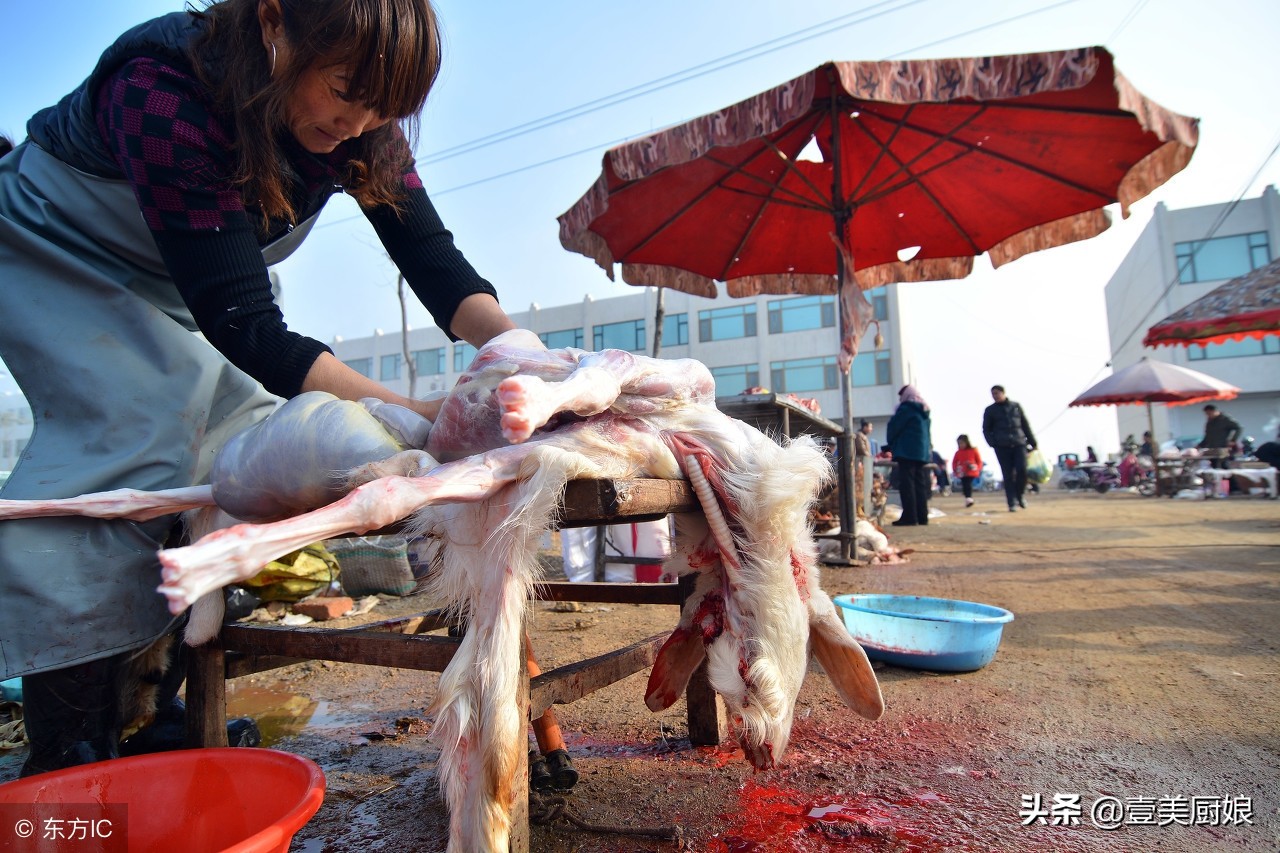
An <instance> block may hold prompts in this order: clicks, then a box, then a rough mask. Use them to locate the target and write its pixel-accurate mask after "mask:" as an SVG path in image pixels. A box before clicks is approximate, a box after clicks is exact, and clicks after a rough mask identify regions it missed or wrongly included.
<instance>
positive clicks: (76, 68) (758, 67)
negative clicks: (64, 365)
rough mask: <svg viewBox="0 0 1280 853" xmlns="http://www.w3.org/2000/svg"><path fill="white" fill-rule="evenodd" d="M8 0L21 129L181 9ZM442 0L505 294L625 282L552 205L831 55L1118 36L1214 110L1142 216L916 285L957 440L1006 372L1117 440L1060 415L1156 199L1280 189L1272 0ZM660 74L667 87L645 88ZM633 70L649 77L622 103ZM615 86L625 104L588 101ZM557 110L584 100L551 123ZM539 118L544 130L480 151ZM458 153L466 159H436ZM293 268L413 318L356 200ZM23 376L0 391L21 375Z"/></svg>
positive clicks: (2, 127) (459, 189) (486, 244)
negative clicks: (694, 122) (629, 145)
mask: <svg viewBox="0 0 1280 853" xmlns="http://www.w3.org/2000/svg"><path fill="white" fill-rule="evenodd" d="M2 2H3V9H4V15H3V20H4V22H5V29H6V33H7V34H8V36H9V37H8V38H7V39H6V40H5V41H6V45H5V49H4V51H0V73H2V74H3V79H4V81H5V84H4V86H3V90H2V91H3V96H0V132H6V133H8V134H9V135H11V136H15V137H19V138H20V137H21V136H22V135H23V126H24V124H25V121H26V119H27V117H28V116H29V115H30V114H31V113H32V112H33V111H35V110H36V109H39V108H40V107H43V106H46V105H47V104H49V103H52V102H54V101H56V100H57V99H58V98H59V97H61V95H63V94H64V93H65V92H66V91H67V90H69V89H70V88H71V87H73V86H74V85H75V84H76V83H78V82H79V81H80V80H81V79H82V78H83V77H84V75H85V74H86V73H87V72H88V71H89V69H90V68H91V67H92V65H93V62H94V61H95V59H96V58H97V55H98V53H99V52H100V51H101V49H102V48H103V47H104V46H105V45H106V44H107V43H108V42H109V41H110V40H111V39H112V38H113V37H114V36H115V35H116V34H118V33H119V32H120V31H122V30H123V29H125V28H127V27H128V26H130V25H132V24H134V23H137V22H140V21H142V20H145V19H146V18H148V17H152V16H154V15H158V14H162V13H165V12H169V11H175V10H178V9H180V8H182V5H183V4H182V2H181V0H113V2H111V3H97V4H89V3H86V2H84V0H42V2H39V3H20V2H17V0H2ZM437 8H438V9H439V11H440V14H441V17H442V20H443V25H444V29H445V33H446V53H445V68H444V71H443V73H442V75H441V78H440V81H439V84H438V86H437V88H436V90H435V91H434V92H433V93H432V96H431V99H430V101H429V102H428V106H427V110H426V112H425V113H424V118H423V126H422V139H421V141H420V145H419V158H420V162H421V163H422V165H421V167H420V172H421V173H422V175H423V179H424V182H425V183H426V185H427V188H428V190H429V191H430V192H431V194H432V196H433V198H434V199H435V201H436V204H437V206H438V207H439V208H440V210H441V214H442V215H443V217H444V219H445V222H446V223H447V224H448V225H449V227H450V228H451V230H453V232H454V234H455V238H456V240H457V242H458V243H459V244H460V245H461V246H462V248H463V250H464V251H465V252H466V254H467V256H468V257H469V258H470V259H471V261H472V262H473V263H474V264H475V265H476V267H477V268H478V269H479V270H480V271H481V272H482V274H484V275H485V276H486V277H488V278H489V279H490V280H492V281H493V282H494V283H495V285H497V287H498V288H499V290H500V292H501V294H502V298H503V303H504V305H506V306H507V308H508V309H509V310H512V311H519V310H523V309H525V308H527V307H528V305H529V303H531V302H535V301H536V302H538V303H540V304H541V305H544V306H546V305H560V304H565V303H569V302H575V301H578V300H580V299H582V298H583V297H584V296H586V295H588V294H590V295H591V296H592V297H593V298H597V299H600V298H606V297H609V296H614V295H619V294H622V293H626V292H628V290H627V286H626V285H623V284H620V283H613V282H610V281H609V280H608V279H607V278H606V277H605V275H604V274H603V273H602V272H601V271H600V270H599V269H598V268H597V267H596V266H595V265H594V263H593V262H591V261H590V260H588V259H586V258H584V257H582V256H579V255H576V254H571V253H569V252H566V251H565V250H564V249H562V248H561V247H560V244H559V240H558V237H557V224H556V216H557V215H558V214H560V213H562V212H563V211H564V210H565V209H566V208H568V207H569V206H570V205H571V204H572V203H573V202H574V201H575V200H576V199H577V198H578V197H579V196H580V195H581V194H582V193H583V192H584V191H585V190H586V189H587V188H588V187H589V186H590V185H591V183H592V182H593V181H594V180H595V178H596V176H597V175H598V173H599V170H600V162H601V155H602V154H603V152H604V150H605V149H606V148H607V147H609V146H610V145H613V144H616V143H618V142H621V141H623V140H625V139H629V138H633V137H635V136H640V135H643V134H645V133H648V132H650V131H652V130H655V129H658V128H661V127H664V126H666V125H669V124H673V123H677V122H680V121H683V120H685V119H688V118H691V117H693V116H696V115H700V114H702V113H705V112H708V111H711V110H714V109H717V108H719V107H722V106H724V105H727V104H729V103H732V102H734V101H737V100H740V99H742V98H744V97H746V96H749V95H751V94H754V93H755V92H757V91H759V90H761V89H764V88H768V87H770V86H773V85H776V84H777V83H780V82H782V81H784V80H786V79H789V78H791V77H793V76H796V75H798V74H800V73H803V72H805V71H807V70H809V69H810V68H813V67H815V66H817V65H819V64H821V63H822V62H825V61H827V60H832V59H846V60H849V59H868V60H869V59H886V58H904V57H936V56H961V55H981V54H994V53H1022V52H1028V51H1034V50H1051V49H1052V50H1056V49H1064V48H1070V47H1079V46H1084V45H1094V44H1102V45H1105V46H1107V47H1108V48H1109V49H1110V50H1111V51H1112V53H1114V54H1115V56H1116V64H1117V67H1118V68H1119V69H1120V70H1121V71H1122V72H1123V73H1124V74H1125V75H1126V76H1127V77H1128V78H1129V79H1130V80H1131V81H1132V82H1133V83H1134V84H1135V85H1136V86H1137V87H1138V89H1139V90H1141V91H1142V92H1143V93H1144V94H1146V95H1147V96H1148V97H1150V98H1152V99H1154V100H1156V101H1158V102H1160V103H1161V104H1163V105H1164V106H1166V107H1168V108H1170V109H1172V110H1175V111H1177V112H1181V113H1183V114H1185V115H1190V116H1194V117H1198V118H1200V119H1201V141H1200V146H1199V148H1198V150H1197V152H1196V154H1195V156H1194V158H1193V159H1192V162H1191V165H1190V166H1189V167H1188V168H1187V170H1186V171H1184V172H1183V173H1182V174H1180V175H1178V176H1176V177H1175V178H1174V179H1173V180H1172V181H1171V182H1170V183H1169V184H1167V185H1166V186H1165V187H1163V188H1161V189H1159V190H1157V191H1156V193H1155V194H1154V195H1153V196H1151V197H1149V198H1148V199H1146V200H1144V201H1142V202H1140V203H1139V204H1138V205H1136V206H1135V208H1134V211H1133V215H1132V216H1131V218H1130V219H1129V220H1127V221H1122V220H1120V218H1119V213H1118V209H1117V210H1116V211H1115V214H1116V215H1115V219H1116V223H1117V224H1116V225H1115V226H1113V228H1112V229H1111V230H1110V231H1109V232H1107V233H1106V234H1105V235H1103V236H1101V237H1099V238H1095V239H1094V240H1091V241H1088V242H1086V243H1082V244H1077V245H1074V246H1068V247H1062V248H1059V249H1054V250H1050V251H1048V252H1042V253H1039V254H1038V255H1033V256H1028V257H1026V258H1023V259H1021V260H1019V261H1017V262H1015V263H1013V264H1010V265H1008V266H1007V267H1004V268H1002V269H1001V270H999V271H993V270H991V269H990V264H989V263H988V262H987V261H986V260H985V259H980V260H979V261H978V262H977V264H976V270H977V271H976V272H975V274H974V275H973V276H971V277H970V278H968V279H965V280H964V281H961V282H944V283H922V284H911V285H904V286H902V287H903V290H902V298H903V302H904V308H905V309H906V310H907V311H909V312H910V321H911V322H910V328H909V334H910V336H911V338H912V341H913V345H914V353H915V358H914V362H913V369H914V372H915V378H916V380H917V384H918V385H919V386H920V388H921V391H922V393H923V394H924V396H925V397H926V398H927V399H929V400H930V401H931V403H932V404H933V408H934V411H935V415H934V417H935V441H936V443H937V444H938V446H939V448H940V449H942V450H943V451H944V452H949V450H950V448H951V442H950V440H949V437H950V436H954V435H955V434H956V433H958V432H976V431H977V429H978V427H979V425H980V421H979V419H980V417H981V409H982V407H983V406H984V405H985V404H986V402H987V401H988V399H989V397H988V395H987V393H986V389H987V388H988V387H989V386H990V385H991V384H992V383H994V382H1001V383H1003V384H1004V385H1005V386H1006V387H1007V388H1008V389H1009V393H1010V396H1012V397H1013V398H1014V399H1018V400H1020V401H1021V402H1022V403H1023V404H1024V406H1025V407H1026V408H1027V411H1028V414H1029V416H1030V418H1031V419H1032V423H1033V425H1036V426H1037V430H1038V431H1039V432H1041V433H1043V435H1042V439H1041V440H1042V443H1043V444H1044V445H1045V447H1046V449H1047V450H1050V451H1052V452H1053V453H1058V452H1067V451H1079V452H1082V451H1083V449H1084V446H1085V445H1086V444H1092V445H1094V446H1096V447H1098V448H1099V449H1114V447H1115V445H1116V442H1117V438H1116V436H1115V426H1114V410H1112V409H1110V408H1104V409H1098V410H1074V409H1073V410H1067V409H1066V408H1065V407H1066V404H1067V403H1068V402H1069V401H1070V400H1071V398H1072V397H1074V396H1075V394H1076V393H1078V392H1079V391H1082V390H1084V388H1086V387H1088V386H1089V385H1090V384H1092V383H1093V382H1095V381H1097V379H1099V378H1101V377H1102V376H1103V375H1105V374H1106V368H1105V364H1106V362H1107V359H1108V355H1109V347H1108V341H1107V334H1106V323H1105V320H1104V307H1103V296H1102V293H1103V287H1104V285H1105V284H1106V281H1107V279H1108V277H1109V275H1110V273H1111V272H1112V270H1114V268H1115V266H1116V264H1117V263H1118V261H1119V259H1120V258H1121V257H1122V256H1123V255H1124V253H1125V251H1127V249H1128V248H1129V247H1130V246H1131V245H1132V243H1133V241H1134V239H1135V238H1136V237H1137V235H1138V233H1139V232H1140V231H1141V229H1142V227H1143V225H1144V224H1145V223H1146V222H1147V220H1148V219H1149V217H1150V215H1151V211H1152V209H1153V207H1154V205H1155V203H1156V202H1163V203H1165V204H1166V205H1167V206H1169V207H1171V208H1179V207H1191V206H1195V205H1201V204H1212V203H1216V202H1222V201H1230V200H1232V199H1234V198H1236V197H1238V196H1240V195H1242V194H1243V195H1245V196H1247V197H1256V196H1257V195H1258V193H1259V192H1261V190H1262V188H1263V187H1264V186H1266V185H1267V184H1273V183H1280V155H1277V156H1276V157H1271V158H1270V159H1269V155H1270V154H1272V152H1273V151H1274V149H1275V147H1276V145H1277V143H1278V142H1280V87H1277V86H1276V82H1277V79H1278V76H1280V75H1278V73H1277V70H1276V63H1275V59H1274V55H1275V53H1274V51H1275V45H1276V44H1280V4H1276V3H1274V2H1273V0H1221V2H1218V3H1206V2H1204V0H1056V2H1055V0H1020V2H1007V0H966V2H963V3H961V2H955V0H888V2H878V3H873V2H871V0H851V2H833V1H832V0H827V2H811V0H787V2H781V0H772V1H771V2H769V1H767V0H681V1H680V2H676V0H651V2H647V3H644V4H635V3H618V2H600V0H545V2H542V3H536V4H535V3H527V2H513V0H481V2H477V0H437ZM727 57H733V58H735V59H736V60H737V61H736V62H732V63H731V64H730V63H729V62H726V61H723V60H725V58H727ZM703 64H711V65H713V66H714V68H706V67H702V68H699V66H703ZM691 69H695V70H692V71H691ZM717 69H718V70H717ZM668 77H672V78H673V79H672V80H671V82H670V85H666V86H664V87H662V88H659V89H656V90H654V91H648V89H649V88H652V87H646V86H645V84H649V83H651V82H652V81H656V80H660V79H666V78H668ZM634 87H643V88H645V90H646V91H647V93H646V94H638V95H636V96H634V97H629V98H626V99H617V98H615V97H613V96H616V95H617V94H618V93H621V92H626V91H628V90H632V89H633V88H634ZM601 99H606V100H607V101H608V102H609V104H610V105H609V106H606V107H604V108H600V109H595V110H591V111H589V112H585V113H583V111H582V110H580V109H578V108H581V107H582V106H583V105H586V104H592V103H595V102H597V101H599V100H601ZM564 111H570V112H571V113H572V114H573V115H574V116H576V117H572V118H568V119H565V120H561V121H555V122H543V121H540V120H542V119H545V118H546V117H548V116H554V115H557V114H560V113H562V112H564ZM579 113H582V114H579ZM531 122H536V123H538V124H539V125H540V129H537V130H535V131H533V132H529V133H524V134H521V135H518V136H514V137H512V138H509V139H506V140H505V141H501V142H498V143H496V144H491V145H486V146H484V147H476V146H475V145H474V144H471V143H474V142H475V141H476V140H482V139H485V138H486V137H489V136H490V135H494V134H502V133H503V132H504V131H509V130H510V129H512V128H519V127H521V126H522V125H525V124H527V123H531ZM541 125H545V126H541ZM456 146H466V148H467V149H468V151H467V153H455V154H452V155H451V156H444V157H439V156H432V155H436V154H438V153H439V152H447V151H448V150H449V149H452V148H454V147H456ZM280 272H281V275H282V278H283V281H284V283H285V288H286V299H285V313H286V317H287V319H288V320H289V323H290V325H291V327H292V328H294V329H296V330H298V331H300V332H303V333H305V334H309V335H312V336H314V337H316V338H319V339H320V340H325V341H327V340H330V339H332V338H333V337H334V336H335V335H342V336H344V337H359V336H364V335H368V334H371V333H372V332H373V331H374V329H376V328H384V329H388V330H391V329H394V328H396V327H397V326H398V323H399V309H398V305H397V303H396V298H395V272H394V270H393V269H392V268H391V267H390V265H389V264H388V263H387V262H386V261H385V259H384V258H383V255H382V252H381V250H380V247H379V246H378V243H377V239H376V237H374V235H373V233H372V230H371V229H369V228H368V226H367V225H365V223H364V220H363V218H362V217H361V216H360V215H359V213H358V212H357V211H356V209H355V206H354V204H352V203H350V202H349V201H348V200H346V199H336V200H335V202H334V203H332V204H331V205H330V208H329V209H328V210H327V211H326V213H325V215H324V218H323V219H322V221H321V227H320V229H319V230H318V231H317V232H316V233H315V235H314V236H313V237H312V238H311V239H310V240H309V241H308V243H307V244H306V245H305V246H304V247H303V249H302V250H301V251H300V252H299V253H298V254H297V255H295V256H294V258H292V259H290V260H289V261H288V262H286V263H285V264H284V265H282V266H281V268H280ZM904 316H905V314H904ZM430 322H431V321H430V319H429V317H428V316H427V314H426V312H425V311H422V310H420V309H419V310H417V311H415V312H413V313H412V314H411V317H410V323H411V324H412V325H414V326H425V325H428V324H429V323H430ZM833 343H834V342H833ZM7 381H8V380H7V378H0V391H3V390H6V389H7V388H12V385H11V384H9V385H4V384H2V383H4V382H7ZM855 407H856V400H855ZM826 414H828V415H829V416H831V417H833V418H838V417H839V413H835V412H829V413H826Z"/></svg>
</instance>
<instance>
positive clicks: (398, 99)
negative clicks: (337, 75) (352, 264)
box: [192, 0, 441, 221]
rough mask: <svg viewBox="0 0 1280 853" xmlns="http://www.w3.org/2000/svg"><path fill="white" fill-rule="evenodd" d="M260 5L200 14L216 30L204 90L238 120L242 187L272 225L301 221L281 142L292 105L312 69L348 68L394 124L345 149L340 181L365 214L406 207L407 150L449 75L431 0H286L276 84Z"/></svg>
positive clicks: (235, 2) (225, 6)
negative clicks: (287, 52)
mask: <svg viewBox="0 0 1280 853" xmlns="http://www.w3.org/2000/svg"><path fill="white" fill-rule="evenodd" d="M259 2H260V0H216V2H210V3H209V5H208V6H206V7H205V9H204V10H203V11H201V12H197V13H195V14H197V15H199V16H200V17H202V18H204V19H205V20H207V21H208V24H209V26H208V29H207V31H206V33H205V34H204V35H203V36H202V37H201V38H199V39H198V40H197V41H196V42H195V43H194V44H193V45H192V54H193V56H192V58H193V60H194V65H195V68H196V73H197V74H198V75H199V77H200V78H201V82H202V83H204V84H205V85H206V86H208V87H209V89H210V91H211V92H212V95H213V99H214V103H215V105H216V106H217V107H218V108H219V109H221V110H224V111H226V112H227V113H229V114H230V115H232V116H233V117H234V128H233V132H234V142H233V144H234V146H235V151H236V156H237V158H238V163H237V172H236V181H237V183H238V184H240V186H241V187H242V188H243V190H242V191H243V193H244V195H245V198H246V201H247V202H249V203H252V204H257V205H258V206H259V207H261V208H262V213H263V216H264V218H272V217H274V218H281V219H287V220H289V221H296V217H295V211H294V210H293V206H292V204H291V203H290V201H289V190H288V187H289V182H290V180H291V178H292V177H293V174H294V173H293V169H292V168H291V167H290V166H289V164H288V160H287V158H286V157H285V156H284V154H283V152H282V151H281V149H280V145H279V142H278V139H279V138H280V137H281V136H282V134H287V133H288V132H289V131H288V129H287V124H286V105H287V100H288V96H289V94H290V92H291V91H292V90H293V87H294V86H295V85H296V84H297V82H298V79H299V78H300V77H301V76H302V74H303V73H304V72H305V71H306V70H308V69H309V68H312V67H315V66H320V67H323V66H328V65H335V64H341V65H343V66H345V67H346V68H347V69H348V70H349V71H350V73H351V76H350V78H349V80H348V85H347V87H346V88H347V91H348V93H349V94H350V95H351V96H352V97H353V98H355V99H358V100H360V101H362V102H363V103H365V104H366V105H367V106H368V107H369V108H370V109H372V110H374V111H375V112H377V113H378V114H379V115H384V116H393V117H395V118H396V119H398V121H395V122H388V123H387V124H385V125H383V126H382V127H379V128H377V129H376V130H371V131H369V132H367V133H364V134H362V135H360V136H359V137H356V138H354V139H350V140H348V141H347V142H346V143H345V144H346V146H348V148H349V150H350V152H351V160H350V162H349V164H348V166H347V171H346V173H345V174H343V175H340V176H339V178H338V180H339V182H340V183H341V184H342V185H343V188H344V189H345V190H346V191H347V192H348V193H349V194H350V195H352V196H353V197H354V198H355V199H356V201H357V202H359V204H360V205H361V206H362V207H373V206H377V205H383V204H389V205H393V206H395V205H397V204H398V202H399V201H400V200H401V199H402V198H403V196H404V192H403V175H404V171H405V169H406V168H407V167H408V159H407V158H408V157H409V156H410V155H409V153H408V151H407V150H406V147H405V144H404V143H403V142H401V141H400V140H399V139H398V137H399V136H401V135H403V136H404V137H405V138H406V139H408V140H409V141H410V145H412V141H413V140H414V139H416V137H417V130H418V113H419V112H420V111H421V110H422V106H423V104H424V103H425V102H426V100H427V94H428V93H429V92H430V91H431V87H432V85H433V84H434V83H435V80H436V76H437V75H438V74H439V73H440V53H441V46H440V31H439V27H438V25H437V21H436V15H435V11H434V10H433V9H432V7H431V2H430V0H278V2H279V4H280V8H281V10H282V11H283V13H284V26H285V33H286V35H287V37H288V39H289V45H290V47H291V50H292V59H291V61H290V63H289V66H288V67H287V68H279V69H276V73H275V75H274V76H273V75H272V73H271V72H272V69H271V61H270V58H269V57H268V55H267V53H266V51H264V50H263V49H262V28H261V26H260V25H259V23H258V5H259Z"/></svg>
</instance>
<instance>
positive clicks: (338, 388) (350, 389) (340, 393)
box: [302, 352, 444, 421]
mask: <svg viewBox="0 0 1280 853" xmlns="http://www.w3.org/2000/svg"><path fill="white" fill-rule="evenodd" d="M302 390H303V391H327V392H328V393H330V394H332V395H334V396H335V397H340V398H342V399H343V400H359V399H361V398H363V397H375V398H377V399H379V400H382V401H383V402H384V403H395V404H396V405H398V406H404V407H405V408H406V409H412V410H413V411H415V412H417V413H418V414H420V415H422V416H423V417H424V418H427V419H428V420H431V421H434V420H435V419H436V415H438V414H439V413H440V404H441V403H442V402H443V401H444V397H443V396H441V397H440V398H439V399H435V400H411V399H409V398H408V397H404V396H401V395H400V394H396V393H393V392H392V391H391V390H390V389H388V388H387V387H386V386H384V385H382V384H381V383H379V382H375V381H374V380H372V379H370V378H369V377H367V376H365V375H364V374H361V373H357V372H356V371H354V370H352V369H351V368H350V367H347V366H346V365H345V364H343V363H342V362H341V361H339V360H338V359H337V357H335V356H334V355H333V354H332V353H327V352H324V353H321V354H320V357H319V358H317V359H316V360H315V362H314V363H313V364H312V365H311V369H310V370H309V371H307V375H306V377H305V378H304V379H303V380H302Z"/></svg>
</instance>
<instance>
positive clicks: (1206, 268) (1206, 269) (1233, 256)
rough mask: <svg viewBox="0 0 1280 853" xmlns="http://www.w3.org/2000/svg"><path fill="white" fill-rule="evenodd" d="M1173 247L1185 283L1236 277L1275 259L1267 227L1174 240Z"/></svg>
mask: <svg viewBox="0 0 1280 853" xmlns="http://www.w3.org/2000/svg"><path fill="white" fill-rule="evenodd" d="M1173 251H1174V254H1175V255H1176V256H1177V259H1178V281H1179V282H1181V283H1182V284H1194V283H1195V282H1198V281H1220V280H1222V279H1227V278H1235V277H1236V276H1238V275H1244V274H1245V273H1248V272H1252V271H1253V270H1256V269H1257V268H1258V267H1263V266H1266V265H1267V264H1269V263H1270V262H1271V248H1270V246H1269V245H1268V244H1267V233H1266V232H1265V231H1255V232H1253V233H1252V234H1233V235H1232V236H1230V237H1214V238H1213V239H1212V240H1191V241H1189V242H1186V243H1174V244H1173Z"/></svg>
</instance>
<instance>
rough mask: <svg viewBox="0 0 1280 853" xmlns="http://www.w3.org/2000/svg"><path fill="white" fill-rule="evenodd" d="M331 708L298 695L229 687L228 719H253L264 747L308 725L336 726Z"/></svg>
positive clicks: (242, 685) (237, 686) (251, 687)
mask: <svg viewBox="0 0 1280 853" xmlns="http://www.w3.org/2000/svg"><path fill="white" fill-rule="evenodd" d="M322 706H323V707H322ZM327 706H328V703H327V702H319V701H317V700H315V699H309V698H307V697H306V696H299V695H298V694H296V693H285V692H284V691H279V690H271V689H268V688H265V687H258V686H256V685H249V684H240V685H238V684H236V683H235V682H230V683H228V684H227V716H229V717H252V718H253V719H254V720H255V721H256V722H257V723H258V728H259V729H260V730H261V731H262V745H263V746H273V745H275V744H277V743H279V742H280V741H281V740H283V739H284V738H286V737H290V736H292V735H296V734H298V733H299V732H301V731H302V730H303V729H304V728H306V727H307V726H308V725H311V726H317V725H318V726H323V725H325V724H326V723H328V724H329V725H333V720H332V718H331V717H329V716H328V715H327V713H326V712H327Z"/></svg>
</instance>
